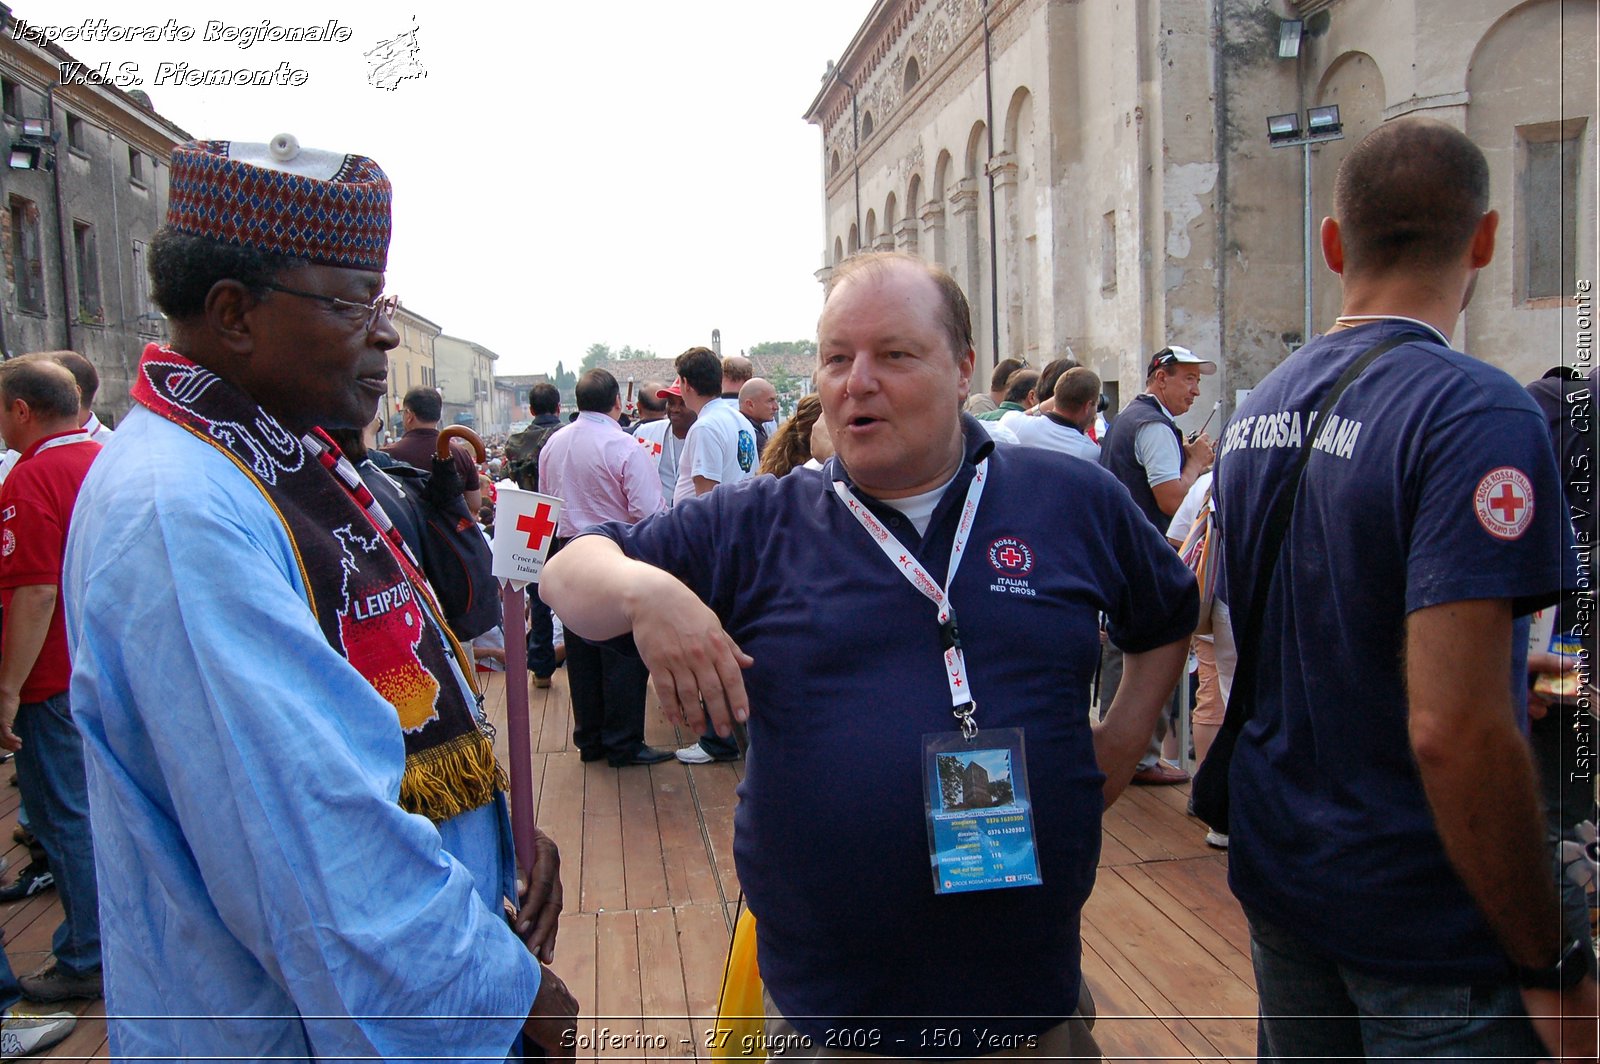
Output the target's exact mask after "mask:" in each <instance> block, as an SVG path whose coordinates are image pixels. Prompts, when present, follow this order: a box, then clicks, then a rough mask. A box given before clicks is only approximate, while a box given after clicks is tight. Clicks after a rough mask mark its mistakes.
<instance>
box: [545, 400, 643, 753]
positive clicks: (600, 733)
mask: <svg viewBox="0 0 1600 1064" xmlns="http://www.w3.org/2000/svg"><path fill="white" fill-rule="evenodd" d="M577 397H578V419H577V420H576V421H574V422H573V423H572V424H570V425H568V426H567V427H566V428H563V429H560V430H558V431H557V432H556V433H555V434H554V435H552V436H551V437H550V439H549V441H548V442H546V443H545V445H544V449H543V450H542V451H541V452H540V453H539V489H540V491H542V492H544V493H545V494H547V495H555V496H557V497H559V498H560V499H561V502H562V506H561V518H560V521H559V523H558V526H557V529H556V542H555V545H554V548H553V550H560V549H561V548H562V546H564V545H565V544H566V541H567V540H569V539H571V538H572V537H573V536H576V535H577V534H578V533H579V532H582V531H583V530H584V529H586V528H588V527H589V526H590V525H598V524H601V523H602V522H605V521H621V522H624V523H626V524H630V525H631V524H635V523H636V522H638V521H640V520H642V519H643V518H646V517H648V516H650V515H651V514H653V513H656V512H657V511H659V510H661V509H662V499H661V479H660V477H659V475H658V474H657V472H656V470H655V468H654V467H653V466H652V465H651V463H650V460H649V458H647V457H646V455H645V453H644V450H643V449H642V448H640V446H639V444H638V441H637V440H635V439H634V438H633V437H632V436H631V435H629V434H628V432H627V431H626V430H624V429H623V428H622V426H621V425H620V424H619V423H618V418H619V417H620V415H621V414H622V389H621V388H619V387H618V386H617V379H616V378H615V377H613V376H612V375H611V374H610V373H608V372H606V371H605V370H603V369H592V370H589V371H588V372H587V373H585V374H584V375H583V376H581V377H579V378H578V386H577ZM648 679H649V672H648V670H646V669H645V667H644V665H643V663H642V662H640V660H639V659H638V657H637V656H635V655H631V654H619V653H617V652H616V651H614V650H611V649H609V648H607V647H604V646H600V645H599V644H596V643H589V642H586V641H584V640H582V639H579V638H578V637H577V636H576V635H574V634H571V633H568V635H567V680H568V683H569V684H570V685H571V689H572V720H573V731H572V739H573V743H574V744H575V745H576V746H577V747H578V753H579V755H580V756H581V757H582V758H583V760H585V761H598V760H600V758H602V757H603V758H605V759H606V760H607V761H608V762H609V763H610V764H611V765H613V766H615V767H618V768H621V767H622V766H625V765H652V764H655V763H656V762H659V761H666V760H668V759H669V758H671V757H672V751H670V750H659V749H655V748H653V747H649V746H646V745H645V742H644V694H645V684H646V681H648Z"/></svg>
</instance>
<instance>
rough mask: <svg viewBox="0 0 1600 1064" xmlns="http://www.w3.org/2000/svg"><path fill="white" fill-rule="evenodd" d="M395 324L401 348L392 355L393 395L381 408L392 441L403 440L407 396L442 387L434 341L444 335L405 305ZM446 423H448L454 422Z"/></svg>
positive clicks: (393, 351) (388, 437) (440, 330)
mask: <svg viewBox="0 0 1600 1064" xmlns="http://www.w3.org/2000/svg"><path fill="white" fill-rule="evenodd" d="M393 322H394V331H395V333H396V334H397V335H398V336H399V337H400V345H399V346H398V347H396V348H395V349H394V350H392V351H390V352H389V394H388V395H386V396H384V398H383V402H382V404H381V405H380V406H379V408H378V416H379V417H381V418H383V425H384V429H385V431H386V433H387V435H386V437H385V438H386V439H390V440H396V439H399V438H400V434H401V432H402V429H401V427H400V409H401V403H402V402H403V401H404V400H405V397H406V392H409V391H410V390H411V389H412V388H416V387H419V386H422V385H426V386H427V387H429V388H437V387H438V386H439V384H438V381H439V373H438V370H437V368H436V366H435V363H434V341H436V340H437V339H438V338H439V335H440V334H441V333H442V332H443V331H444V330H443V329H441V328H440V327H439V326H438V325H437V324H435V323H434V322H432V321H429V320H428V319H427V318H424V317H423V316H422V315H421V314H418V313H417V312H416V311H414V310H412V309H411V308H410V307H408V306H406V305H405V304H404V303H402V304H401V305H400V307H399V308H398V309H397V310H396V311H395V312H394V318H393ZM444 420H445V422H446V423H448V422H449V420H450V419H449V418H445V419H444Z"/></svg>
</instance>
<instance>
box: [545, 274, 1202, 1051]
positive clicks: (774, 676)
mask: <svg viewBox="0 0 1600 1064" xmlns="http://www.w3.org/2000/svg"><path fill="white" fill-rule="evenodd" d="M818 332H819V343H818V350H819V366H818V371H817V387H818V391H819V393H820V394H821V397H822V405H823V413H824V416H825V418H826V421H827V425H828V431H829V433H830V434H831V436H832V438H833V441H834V444H835V446H836V448H837V454H836V456H835V457H834V458H833V459H831V460H830V461H829V462H828V463H827V464H826V465H825V466H823V468H822V469H821V470H806V469H799V470H795V471H794V472H792V473H790V474H789V475H788V476H785V477H782V478H772V477H758V478H755V479H753V480H749V481H746V482H744V483H741V484H737V485H734V486H732V487H723V488H720V489H718V490H717V491H715V492H712V493H711V494H709V495H707V496H702V497H700V498H698V499H693V500H689V501H687V502H684V503H680V504H679V505H678V506H677V507H675V508H674V509H673V510H672V511H671V512H670V513H668V514H665V515H662V516H659V517H653V518H647V519H646V520H644V521H642V522H640V523H639V524H638V525H636V526H632V527H631V528H625V527H622V526H617V525H607V526H602V527H601V528H600V529H599V531H600V532H602V533H603V534H602V535H589V536H585V537H581V538H579V539H577V540H575V541H573V542H572V543H571V544H570V545H568V547H567V548H566V549H565V550H564V551H563V552H562V553H561V554H560V555H558V556H556V557H555V558H554V559H552V560H551V563H550V564H549V565H548V566H547V567H546V569H545V571H544V573H543V574H542V581H541V585H540V587H541V593H542V594H544V595H545V596H546V598H547V599H548V601H549V602H550V603H551V605H552V606H553V607H554V608H555V609H556V610H557V611H558V612H559V613H560V614H561V616H562V617H563V618H564V619H567V620H568V621H570V623H571V625H572V627H573V629H574V630H575V631H578V632H581V633H583V634H584V635H585V636H590V637H594V638H608V637H614V636H617V635H620V634H621V633H622V632H624V631H627V630H629V629H631V630H632V631H633V633H634V638H635V640H636V641H637V646H638V649H639V653H640V655H641V656H642V657H643V659H644V661H645V663H646V664H647V665H649V666H650V671H651V674H652V677H653V678H654V680H655V684H656V690H657V693H658V694H659V695H660V698H661V702H662V706H663V708H664V710H665V711H666V713H667V715H668V716H669V717H670V718H672V719H674V720H676V721H680V722H686V723H688V724H689V725H690V726H692V727H696V728H698V727H700V726H701V723H702V719H703V716H704V719H708V720H709V721H710V722H711V724H712V725H713V726H714V727H715V728H716V730H717V731H718V732H719V733H726V732H727V731H728V730H729V728H730V725H731V723H732V722H733V721H735V720H746V719H748V721H749V728H750V749H749V753H748V764H747V768H746V772H745V776H744V781H743V782H742V783H741V784H740V788H739V795H740V802H739V808H738V811H737V812H736V814H735V834H734V853H735V858H736V860H737V863H738V870H739V879H740V882H741V884H742V885H743V886H744V889H745V893H746V896H747V897H748V898H749V901H750V909H751V911H752V912H753V913H754V914H755V917H756V926H757V935H758V950H759V957H760V965H761V974H762V978H763V980H764V981H765V985H766V989H767V992H768V994H769V997H770V1001H769V1003H768V1017H767V1028H766V1031H767V1034H768V1036H769V1037H773V1036H781V1035H782V1034H783V1033H785V1032H789V1031H793V1030H796V1029H798V1031H799V1033H800V1034H803V1035H805V1036H807V1037H808V1038H809V1039H811V1041H812V1043H813V1046H812V1050H813V1051H815V1052H819V1053H826V1052H836V1049H835V1048H832V1047H837V1046H839V1045H840V1041H839V1039H840V1038H842V1037H843V1038H847V1039H848V1040H847V1041H846V1042H845V1043H844V1048H847V1049H852V1050H863V1051H866V1052H870V1053H877V1054H885V1055H892V1056H910V1057H932V1056H956V1057H967V1056H973V1055H977V1054H982V1053H988V1052H993V1051H995V1050H997V1049H1000V1048H1011V1049H1014V1050H1024V1051H1027V1052H1032V1053H1038V1054H1060V1055H1072V1054H1082V1053H1090V1054H1096V1051H1095V1050H1094V1048H1093V1041H1092V1038H1091V1037H1090V1036H1089V1034H1088V1031H1087V1029H1086V1028H1085V1026H1084V1025H1083V1022H1082V1020H1080V1019H1075V1018H1073V1017H1074V1011H1075V1009H1076V1007H1077V1004H1078V995H1079V988H1080V981H1079V963H1078V962H1079V942H1078V914H1079V912H1080V910H1081V908H1082V906H1083V903H1084V900H1085V899H1086V898H1087V897H1088V894H1089V891H1090V888H1091V887H1092V886H1093V883H1094V875H1095V863H1096V860H1097V856H1098V853H1099V848H1100V816H1101V812H1102V810H1103V808H1104V803H1105V802H1106V801H1110V800H1112V799H1114V798H1115V797H1116V796H1117V795H1118V794H1120V793H1121V791H1122V789H1123V788H1124V787H1125V786H1126V784H1127V782H1128V780H1129V778H1130V777H1131V775H1132V773H1133V767H1134V764H1135V762H1137V761H1138V758H1139V754H1140V751H1141V750H1142V749H1143V747H1144V742H1145V739H1146V738H1147V737H1148V736H1149V734H1150V728H1151V727H1152V726H1153V724H1154V720H1155V715H1156V713H1157V712H1158V710H1159V709H1160V706H1161V704H1162V702H1163V701H1164V700H1165V698H1166V696H1167V694H1168V693H1169V692H1170V691H1171V690H1172V685H1173V684H1174V683H1175V682H1176V680H1177V676H1178V670H1179V668H1180V667H1181V665H1182V661H1183V658H1184V654H1185V651H1186V648H1187V644H1188V637H1189V633H1190V632H1191V631H1192V630H1193V628H1194V620H1195V613H1196V594H1195V590H1194V582H1193V579H1192V578H1191V577H1190V576H1189V574H1188V572H1187V570H1185V569H1184V568H1183V566H1182V563H1181V562H1179V561H1178V558H1177V555H1176V554H1175V553H1174V552H1173V550H1172V548H1171V547H1170V546H1169V545H1168V544H1167V543H1166V541H1165V540H1164V539H1162V538H1161V536H1160V535H1159V533H1157V532H1156V530H1155V529H1154V527H1153V526H1151V525H1150V523H1149V522H1148V521H1146V520H1145V519H1144V517H1143V515H1141V514H1140V513H1139V511H1138V510H1137V509H1136V508H1135V507H1134V505H1133V504H1132V502H1131V501H1130V500H1129V498H1128V495H1127V493H1126V492H1125V491H1123V490H1122V488H1121V487H1120V486H1119V485H1118V484H1117V482H1116V481H1115V479H1114V478H1112V477H1111V476H1110V475H1108V474H1107V473H1106V472H1105V471H1104V470H1102V469H1100V468H1098V467H1097V466H1094V465H1092V464H1090V463H1088V462H1082V461H1076V460H1074V459H1072V458H1069V457H1067V456H1066V455H1062V454H1057V453H1053V452H1049V451H1045V450H1041V449H1036V448H1023V447H1011V448H1005V447H1002V448H996V447H995V446H994V444H993V443H992V442H991V441H990V440H989V438H988V435H987V434H986V433H985V432H984V430H983V428H982V427H981V426H980V424H979V423H978V422H977V421H976V420H975V419H973V418H971V417H964V416H963V415H962V414H961V412H960V404H961V401H962V399H963V398H964V397H965V396H966V393H967V384H968V380H969V378H970V376H971V373H972V367H973V362H974V358H975V356H974V353H973V348H972V335H971V318H970V315H969V313H968V310H967V303H966V299H965V297H964V296H963V295H962V293H961V290H960V288H959V287H958V286H957V285H956V284H955V282H954V281H952V280H951V279H950V277H949V275H948V274H946V273H944V271H942V270H940V269H938V268H937V267H931V266H929V265H927V264H925V263H923V262H921V261H920V260H918V259H916V258H914V257H911V256H908V255H903V254H897V253H879V254H870V255H861V256H857V257H855V258H852V259H851V260H850V261H849V262H848V263H845V264H842V265H841V266H840V267H838V268H837V269H836V270H835V272H834V275H833V277H832V278H831V280H830V283H829V290H828V296H827V301H826V304H825V306H824V309H823V314H822V319H821V321H820V322H819V325H818ZM1045 483H1048V484H1051V485H1053V486H1055V487H1056V489H1057V490H1052V491H1048V492H1041V491H1039V490H1038V486H1039V485H1040V484H1045ZM1101 612H1104V613H1106V614H1108V615H1109V616H1110V618H1111V629H1112V632H1113V633H1114V634H1115V635H1116V637H1117V638H1118V640H1119V642H1120V643H1121V644H1122V646H1123V647H1125V648H1126V649H1127V650H1128V665H1127V672H1126V675H1125V677H1124V680H1123V687H1122V692H1121V693H1120V694H1119V696H1118V700H1117V704H1116V706H1115V707H1113V709H1112V712H1111V714H1110V715H1109V716H1108V717H1107V718H1106V719H1105V721H1103V722H1101V723H1099V724H1096V725H1093V726H1091V724H1090V722H1089V719H1088V701H1089V684H1090V682H1091V680H1092V678H1093V676H1094V669H1095V662H1096V659H1097V655H1098V649H1099V640H1098V634H1097V617H1098V614H1099V613H1101ZM942 621H943V622H945V623H941V622H942ZM702 700H703V703H704V706H705V707H706V712H705V714H704V715H703V714H702V710H701V705H702ZM963 716H966V717H968V718H971V719H972V720H973V723H974V724H975V726H976V727H977V728H978V729H983V730H980V731H979V733H978V734H979V736H984V735H985V734H987V733H988V730H993V731H1002V730H1005V729H1018V730H1020V733H1021V735H1022V737H1023V739H1024V742H1023V743H1020V744H1018V745H1017V746H1015V747H1014V748H1013V749H1012V755H1011V759H1010V761H1009V763H1008V767H1009V771H1010V772H1011V773H1012V778H1011V780H1010V781H1008V784H1009V785H1008V786H1006V787H1005V788H1003V789H1002V792H1003V793H1004V794H1006V795H1011V794H1020V793H1021V790H1022V785H1023V784H1024V783H1025V782H1026V783H1028V784H1029V785H1031V793H1030V794H1029V796H1028V797H1029V800H1030V802H1031V804H1030V805H1029V807H1028V809H1027V810H1026V811H1023V810H1020V809H1019V810H1018V812H1017V813H1016V814H1014V815H1015V816H1016V820H1015V821H1014V822H1013V823H1014V825H1015V827H1016V828H1017V829H1019V831H1020V830H1022V829H1023V828H1024V826H1025V825H1026V823H1027V821H1028V816H1029V815H1030V814H1031V829H1027V830H1031V833H1032V840H1033V842H1034V844H1035V845H1034V853H1035V855H1036V857H1037V873H1038V875H1037V877H1036V880H1035V882H1034V883H1033V885H1026V886H1020V885H1016V883H1015V882H1014V881H1006V880H1005V878H1004V876H1001V877H1000V880H999V881H997V882H993V883H990V884H989V886H990V888H991V889H977V890H970V891H957V892H952V889H951V886H952V885H951V881H950V878H949V877H944V876H940V877H935V876H934V875H933V874H932V869H933V868H934V867H941V868H942V867H945V866H944V865H942V864H941V865H937V866H936V865H934V864H931V863H930V859H931V857H932V856H933V855H931V854H930V842H929V838H930V823H931V822H935V821H936V820H937V817H936V816H935V814H934V812H932V811H931V810H933V807H934V806H935V805H939V804H940V802H939V801H937V800H935V799H933V798H930V791H929V788H928V784H927V776H926V775H925V772H926V770H927V767H928V764H929V761H928V758H927V751H928V749H929V747H928V744H927V739H926V737H928V736H929V735H935V736H950V735H954V736H956V737H957V741H959V738H960V734H961V733H960V732H958V731H957V730H956V729H957V727H958V720H960V719H961V718H962V717H963ZM981 742H982V743H984V744H987V743H989V740H987V739H983V740H981ZM972 764H977V762H973V763H972ZM992 766H993V763H989V764H988V765H986V766H985V769H986V771H988V769H989V768H990V767H992ZM1029 766H1031V768H1032V770H1033V771H1032V774H1031V777H1030V776H1028V775H1027V774H1026V772H1025V768H1026V767H1029ZM943 767H944V766H943V764H942V763H941V764H940V765H939V768H940V771H941V772H942V770H943ZM1004 767H1005V766H1002V768H1004ZM967 768H968V769H969V770H970V769H971V766H970V765H968V766H967ZM978 775H979V773H976V772H975V771H968V773H967V775H966V776H965V777H963V778H964V779H965V780H966V782H967V783H971V784H972V785H973V786H974V787H975V791H974V793H979V792H982V795H983V798H982V800H983V801H985V802H996V801H1002V800H1003V799H1000V798H995V797H994V796H993V792H991V791H990V790H989V787H988V782H987V781H992V780H997V779H998V778H999V777H998V776H996V775H995V774H994V773H993V772H989V774H988V775H987V776H985V778H984V780H983V781H976V780H975V778H974V777H976V776H978ZM961 786H963V785H962V784H954V785H953V789H954V790H955V791H956V792H958V793H957V797H958V798H959V797H960V795H959V792H960V789H961ZM1013 788H1015V789H1013ZM933 793H935V794H938V793H941V792H940V787H939V786H935V787H934V789H933ZM942 793H944V794H945V795H949V793H950V792H948V791H946V792H942ZM946 800H948V798H947V799H946ZM962 800H964V799H962ZM976 819H977V817H976V816H975V817H974V820H976ZM1008 830H1009V829H1008ZM1002 837H1003V838H1007V839H1014V838H1016V836H1011V835H1006V836H1002ZM1018 841H1021V840H1018ZM930 943H935V944H936V948H934V949H933V950H932V952H930ZM930 957H935V958H946V959H947V960H946V962H945V963H930V960H929V958H930ZM974 957H984V958H989V959H991V960H992V963H988V962H986V963H985V964H984V966H983V973H982V976H981V978H973V977H971V975H970V970H969V968H968V965H969V963H970V959H971V958H974ZM927 1016H942V1017H952V1018H954V1017H962V1018H963V1019H961V1020H960V1021H959V1023H957V1026H959V1027H960V1039H959V1040H958V1042H952V1041H950V1039H949V1037H948V1036H947V1037H946V1038H945V1039H944V1040H943V1042H942V1043H941V1042H940V1041H938V1040H929V1038H928V1037H927V1029H928V1027H929V1024H928V1023H927V1022H926V1021H925V1020H918V1019H915V1017H927ZM845 1018H848V1022H845ZM791 1021H792V1023H791ZM946 1026H948V1025H946ZM841 1032H843V1033H842V1034H841ZM983 1032H987V1035H988V1037H987V1038H986V1039H985V1040H982V1041H980V1038H979V1036H980V1034H982V1033H983ZM830 1035H832V1036H834V1037H833V1039H832V1041H831V1046H830ZM795 1052H801V1051H800V1050H799V1049H796V1050H795V1051H794V1052H786V1053H785V1055H786V1056H792V1055H795ZM802 1055H803V1054H802ZM1096 1055H1097V1054H1096Z"/></svg>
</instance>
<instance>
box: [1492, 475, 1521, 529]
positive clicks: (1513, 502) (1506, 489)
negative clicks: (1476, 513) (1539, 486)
mask: <svg viewBox="0 0 1600 1064" xmlns="http://www.w3.org/2000/svg"><path fill="white" fill-rule="evenodd" d="M1526 505H1528V500H1527V499H1524V498H1523V497H1522V494H1521V493H1520V492H1518V491H1517V489H1516V488H1513V487H1512V486H1511V485H1510V484H1502V485H1500V494H1499V495H1496V496H1495V497H1494V498H1492V499H1490V500H1489V509H1491V510H1496V511H1498V512H1499V514H1500V520H1502V521H1504V522H1505V523H1506V524H1508V525H1514V524H1516V523H1517V511H1518V510H1521V509H1522V508H1523V507H1524V506H1526Z"/></svg>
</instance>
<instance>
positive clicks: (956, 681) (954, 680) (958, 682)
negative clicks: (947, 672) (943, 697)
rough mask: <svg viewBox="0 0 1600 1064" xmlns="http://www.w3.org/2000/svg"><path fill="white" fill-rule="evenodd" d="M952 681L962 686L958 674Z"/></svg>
mask: <svg viewBox="0 0 1600 1064" xmlns="http://www.w3.org/2000/svg"><path fill="white" fill-rule="evenodd" d="M951 682H952V683H954V684H955V685H956V686H957V687H960V686H961V677H959V676H957V677H956V678H955V679H953V680H952V681H951Z"/></svg>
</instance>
